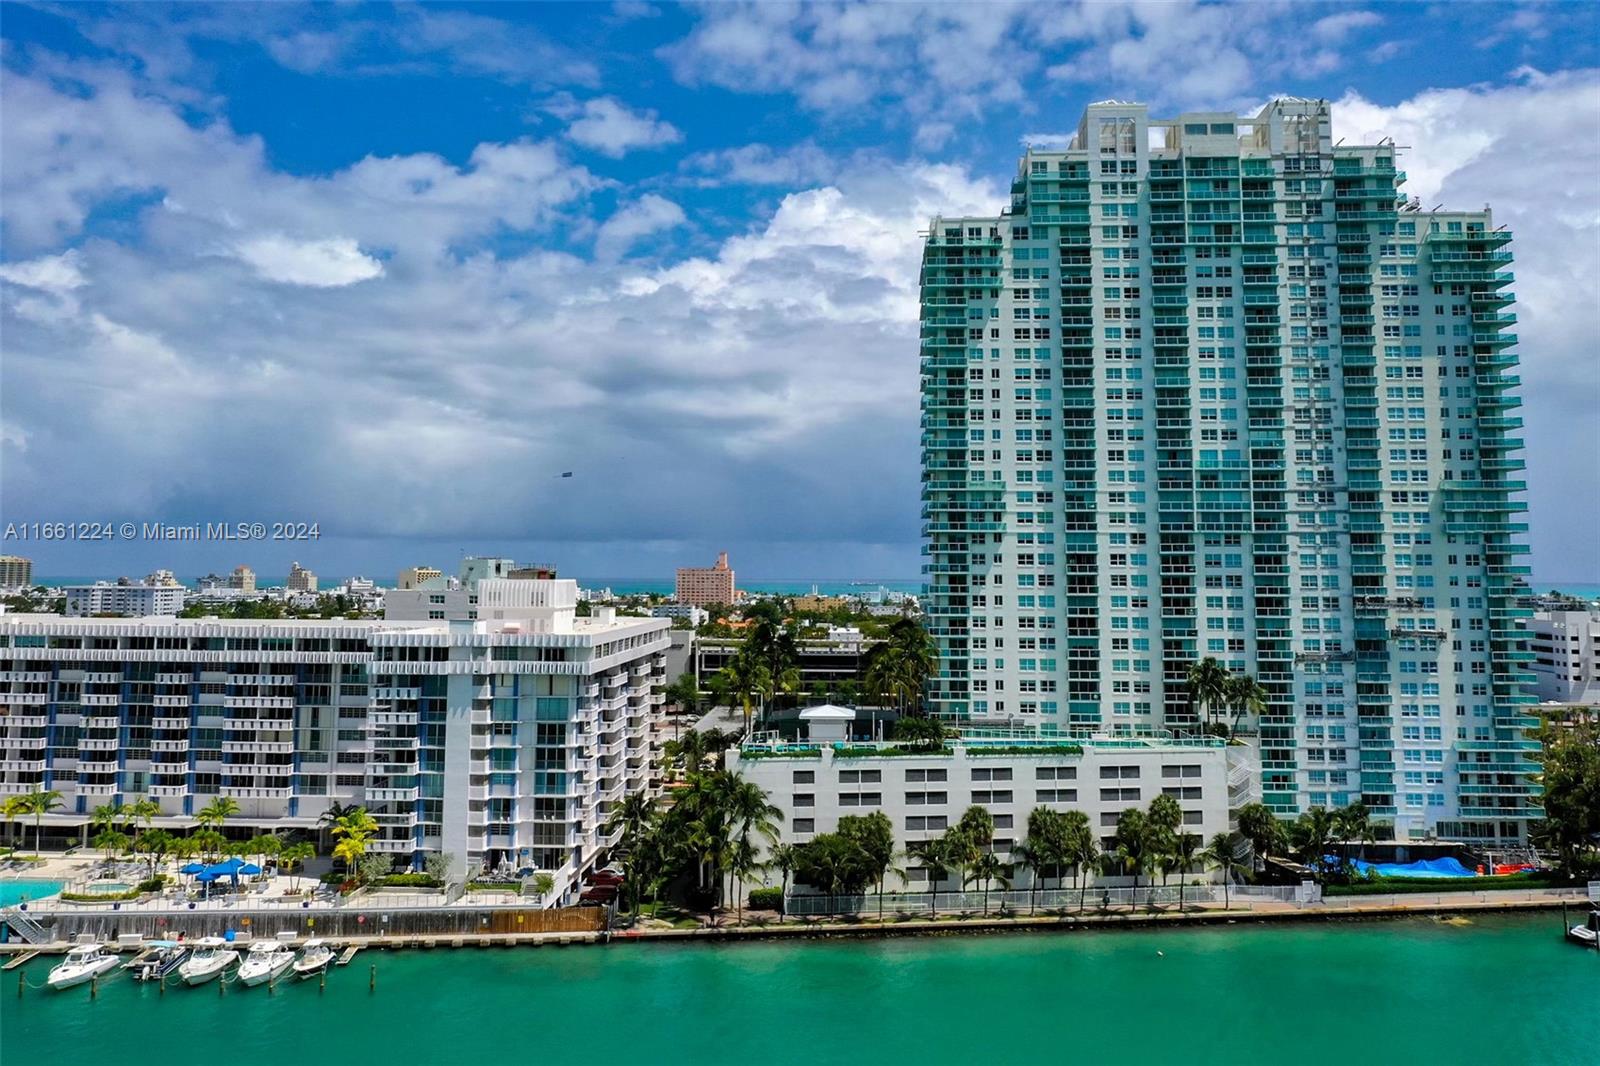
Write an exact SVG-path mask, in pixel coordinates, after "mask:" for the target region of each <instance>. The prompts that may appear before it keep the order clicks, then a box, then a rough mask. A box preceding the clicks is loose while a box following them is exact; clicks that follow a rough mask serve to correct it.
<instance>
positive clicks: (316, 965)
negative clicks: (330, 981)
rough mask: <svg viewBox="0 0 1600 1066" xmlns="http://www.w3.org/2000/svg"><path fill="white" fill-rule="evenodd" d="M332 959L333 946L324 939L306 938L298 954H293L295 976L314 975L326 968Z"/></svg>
mask: <svg viewBox="0 0 1600 1066" xmlns="http://www.w3.org/2000/svg"><path fill="white" fill-rule="evenodd" d="M332 961H333V948H332V946H331V945H329V943H328V942H327V941H326V940H317V939H312V940H307V941H306V942H305V945H304V946H303V947H301V949H300V954H299V955H297V956H295V960H294V974H295V976H296V977H315V976H316V975H317V974H319V973H321V972H322V971H324V970H326V969H327V968H328V964H329V963H331V962H332Z"/></svg>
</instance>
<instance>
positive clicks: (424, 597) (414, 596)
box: [383, 579, 478, 622]
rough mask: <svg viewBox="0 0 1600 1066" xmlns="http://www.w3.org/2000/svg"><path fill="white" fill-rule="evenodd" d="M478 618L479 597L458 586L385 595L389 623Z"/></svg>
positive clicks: (441, 586)
mask: <svg viewBox="0 0 1600 1066" xmlns="http://www.w3.org/2000/svg"><path fill="white" fill-rule="evenodd" d="M477 617H478V593H477V592H476V591H475V590H468V589H464V588H461V587H460V586H459V585H456V584H455V583H453V582H452V583H451V584H450V585H448V586H447V585H445V584H444V582H443V579H441V580H440V583H439V584H438V586H436V587H435V586H430V587H428V588H412V589H390V590H389V591H387V592H385V593H384V594H383V619H384V621H386V622H460V621H473V620H476V619H477Z"/></svg>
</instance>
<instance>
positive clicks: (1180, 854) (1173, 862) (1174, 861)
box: [1161, 833, 1200, 914]
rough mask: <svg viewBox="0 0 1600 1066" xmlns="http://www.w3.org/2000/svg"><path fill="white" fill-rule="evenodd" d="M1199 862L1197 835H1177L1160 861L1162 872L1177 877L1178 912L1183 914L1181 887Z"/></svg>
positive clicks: (1198, 836)
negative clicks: (1174, 873) (1167, 872)
mask: <svg viewBox="0 0 1600 1066" xmlns="http://www.w3.org/2000/svg"><path fill="white" fill-rule="evenodd" d="M1199 861H1200V835H1199V834H1198V833H1179V834H1178V835H1177V837H1176V838H1175V839H1174V840H1173V842H1172V849H1171V850H1170V851H1169V852H1168V853H1167V855H1166V857H1165V858H1164V859H1163V860H1162V864H1161V865H1162V872H1163V874H1165V872H1166V871H1167V870H1168V869H1171V870H1173V871H1175V872H1176V873H1177V875H1178V912H1179V913H1180V914H1181V913H1182V912H1183V886H1184V881H1185V878H1186V877H1187V875H1188V873H1189V871H1190V870H1191V869H1193V868H1194V866H1195V864H1196V863H1198V862H1199Z"/></svg>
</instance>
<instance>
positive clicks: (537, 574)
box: [506, 566, 556, 581]
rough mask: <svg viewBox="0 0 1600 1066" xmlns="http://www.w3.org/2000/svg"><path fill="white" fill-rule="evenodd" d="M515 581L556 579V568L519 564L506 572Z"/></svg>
mask: <svg viewBox="0 0 1600 1066" xmlns="http://www.w3.org/2000/svg"><path fill="white" fill-rule="evenodd" d="M506 577H509V578H511V579H512V580H513V581H554V580H555V579H556V568H555V567H553V566H519V567H517V568H516V569H514V570H512V571H511V572H510V573H508V574H506Z"/></svg>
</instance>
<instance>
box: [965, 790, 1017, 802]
mask: <svg viewBox="0 0 1600 1066" xmlns="http://www.w3.org/2000/svg"><path fill="white" fill-rule="evenodd" d="M972 802H973V803H978V804H984V803H1010V802H1011V790H1010V789H1000V790H996V791H993V792H987V791H977V792H973V794H972Z"/></svg>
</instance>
